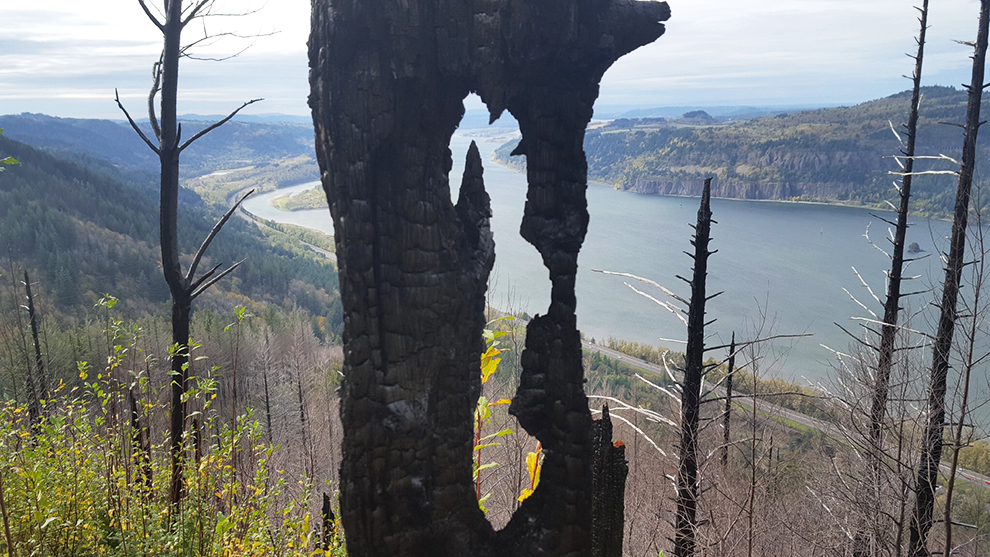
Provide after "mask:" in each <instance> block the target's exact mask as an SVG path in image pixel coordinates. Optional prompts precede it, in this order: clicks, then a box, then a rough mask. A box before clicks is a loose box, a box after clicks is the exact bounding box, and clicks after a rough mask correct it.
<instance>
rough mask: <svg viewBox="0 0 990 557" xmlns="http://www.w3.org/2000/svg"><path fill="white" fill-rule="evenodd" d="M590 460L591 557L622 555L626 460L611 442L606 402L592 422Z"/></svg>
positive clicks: (623, 451)
mask: <svg viewBox="0 0 990 557" xmlns="http://www.w3.org/2000/svg"><path fill="white" fill-rule="evenodd" d="M592 428H593V441H592V447H593V450H594V463H593V468H592V477H593V489H592V516H591V555H592V557H622V536H623V533H624V528H625V501H626V477H627V476H628V475H629V463H628V462H627V461H626V447H625V444H624V443H623V442H622V441H621V440H619V441H616V442H615V443H613V442H612V420H611V419H610V418H609V414H608V405H605V406H603V407H602V417H601V419H598V420H595V421H594V422H593V423H592Z"/></svg>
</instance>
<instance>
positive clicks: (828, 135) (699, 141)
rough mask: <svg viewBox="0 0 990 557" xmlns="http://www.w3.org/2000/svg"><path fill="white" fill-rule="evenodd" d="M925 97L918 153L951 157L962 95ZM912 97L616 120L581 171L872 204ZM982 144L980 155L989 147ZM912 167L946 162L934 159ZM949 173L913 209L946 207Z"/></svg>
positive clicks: (939, 92) (684, 186)
mask: <svg viewBox="0 0 990 557" xmlns="http://www.w3.org/2000/svg"><path fill="white" fill-rule="evenodd" d="M923 94H924V100H923V102H922V111H921V120H920V124H919V132H918V151H917V152H918V153H919V154H922V155H929V156H931V155H948V156H950V157H953V158H958V152H959V146H960V144H961V132H960V130H959V128H958V127H957V126H954V125H948V124H946V123H953V124H958V123H960V122H961V121H962V119H963V117H964V112H965V107H966V95H965V93H964V92H962V91H958V90H956V89H953V88H951V87H927V88H925V89H924V92H923ZM909 99H910V95H909V93H908V92H903V93H898V94H896V95H891V96H889V97H885V98H882V99H878V100H874V101H869V102H865V103H862V104H859V105H856V106H851V107H841V108H823V109H818V110H808V111H802V112H794V113H790V114H779V115H776V116H772V117H764V118H758V119H754V120H745V121H737V122H733V123H727V124H725V123H721V122H718V121H716V120H714V119H712V118H710V117H708V118H705V117H698V116H696V115H694V116H693V117H689V118H679V119H664V118H647V119H620V120H615V121H612V122H610V123H608V124H606V125H602V126H598V127H592V128H591V129H589V130H588V132H587V135H586V137H585V142H584V148H585V152H586V153H587V155H588V174H589V176H590V177H591V178H593V179H596V180H600V181H604V182H607V183H610V184H613V185H615V187H616V188H619V189H624V190H629V191H634V192H639V193H651V194H661V195H689V196H697V195H700V192H701V186H702V184H703V182H704V179H705V178H706V177H708V176H714V177H715V178H716V179H715V180H714V182H713V184H712V194H713V195H715V196H717V197H726V198H734V199H774V200H799V201H824V202H842V203H854V204H878V203H882V202H883V201H884V200H893V199H894V197H895V195H896V192H895V191H894V190H893V188H892V187H891V182H892V180H893V178H894V177H893V176H890V175H888V171H892V170H896V169H897V165H896V162H895V161H894V160H893V159H892V158H891V157H892V156H893V155H895V154H900V152H899V149H900V146H899V144H898V141H897V139H896V137H895V136H894V134H893V133H892V132H891V125H893V126H894V127H895V128H898V129H900V124H901V123H902V122H904V121H905V120H906V118H907V111H908V104H909ZM987 102H988V101H985V102H984V105H987ZM686 116H687V115H686ZM704 116H707V115H704ZM982 145H983V146H982V151H983V153H984V154H983V155H982V156H984V157H985V156H986V154H987V145H990V144H988V143H987V142H986V141H983V142H982ZM512 148H513V147H512V146H505V147H503V148H502V149H501V150H500V152H499V154H500V158H501V159H502V160H505V159H506V158H507V155H508V153H509V152H510V151H511V149H512ZM918 166H919V167H921V169H926V168H938V169H949V168H950V167H951V166H950V163H947V162H932V161H919V165H918ZM953 180H954V178H952V177H951V176H926V177H924V178H922V179H919V180H917V181H916V182H915V187H914V193H915V201H914V205H915V209H916V210H917V211H920V212H928V213H933V214H945V213H946V212H948V211H950V210H951V206H952V199H953V197H952V196H953V191H952V189H953V185H954V181H953Z"/></svg>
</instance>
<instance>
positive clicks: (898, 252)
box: [854, 0, 928, 555]
mask: <svg viewBox="0 0 990 557" xmlns="http://www.w3.org/2000/svg"><path fill="white" fill-rule="evenodd" d="M918 11H919V12H920V16H919V18H918V21H919V23H920V30H919V32H918V39H917V43H918V51H917V53H916V54H915V56H914V72H913V73H912V75H911V82H912V89H911V108H910V111H909V114H908V121H907V124H906V125H905V126H904V129H905V133H906V135H907V141H906V142H905V143H904V147H903V149H902V151H901V154H902V155H903V156H904V163H903V165H902V166H903V168H902V170H903V172H902V174H901V176H902V177H901V186H900V188H899V190H898V194H899V195H900V202H899V204H898V207H897V222H896V224H895V226H894V237H893V250H892V252H891V261H890V274H889V275H888V280H887V298H886V300H885V301H884V308H883V325H882V329H881V332H880V345H879V347H878V353H877V367H876V374H875V377H876V381H875V383H874V385H873V389H872V400H871V404H870V423H869V446H868V448H867V449H868V455H869V458H870V468H871V470H870V472H871V485H870V489H871V490H872V493H871V498H870V500H868V501H867V502H866V503H867V507H868V508H869V509H870V511H869V513H870V515H871V516H870V520H869V521H867V522H868V524H869V528H868V529H860V530H859V531H858V532H857V534H856V540H855V544H854V545H855V548H854V554H855V555H865V554H870V555H873V554H876V551H877V543H878V542H877V540H876V539H875V538H876V536H875V535H874V534H868V533H867V532H879V531H884V530H886V526H884V525H883V524H881V523H880V521H881V520H884V519H883V516H884V513H882V512H881V508H882V505H883V504H884V496H883V495H882V493H883V491H882V485H883V469H884V468H883V455H884V448H883V444H884V427H885V423H886V419H887V399H888V398H889V392H890V375H891V371H892V369H893V364H894V351H895V349H894V343H895V340H896V338H897V330H898V327H897V323H898V317H899V313H900V310H901V286H902V282H903V276H904V263H905V260H904V245H905V242H906V240H905V238H906V236H907V229H908V216H909V213H910V205H911V181H912V179H913V177H914V175H913V173H914V152H915V140H916V139H917V135H918V115H919V112H920V109H921V70H922V66H923V62H924V57H925V36H926V34H927V31H928V0H923V2H922V7H921V8H919V9H918ZM899 527H900V526H899ZM871 538H872V539H871ZM870 548H872V549H870ZM864 552H865V553H864Z"/></svg>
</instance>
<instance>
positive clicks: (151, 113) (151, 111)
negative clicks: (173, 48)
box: [148, 51, 165, 144]
mask: <svg viewBox="0 0 990 557" xmlns="http://www.w3.org/2000/svg"><path fill="white" fill-rule="evenodd" d="M164 55H165V53H164V51H163V52H162V56H164ZM151 74H152V80H153V81H152V84H151V91H149V92H148V121H149V122H150V123H151V130H152V131H153V132H155V138H156V139H157V140H158V143H159V144H161V142H162V129H161V126H160V125H159V123H158V116H157V115H155V97H156V96H157V95H158V92H159V91H160V90H161V85H162V59H161V58H159V59H158V62H156V63H155V64H153V65H152V67H151Z"/></svg>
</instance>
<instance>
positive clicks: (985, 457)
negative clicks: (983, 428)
mask: <svg viewBox="0 0 990 557" xmlns="http://www.w3.org/2000/svg"><path fill="white" fill-rule="evenodd" d="M951 456H952V452H951V451H948V450H947V451H945V452H944V454H943V460H946V461H948V460H949V458H950V457H951ZM959 466H961V467H963V468H965V469H967V470H972V471H974V472H977V473H979V474H984V475H990V443H987V442H986V441H974V442H972V443H970V444H968V445H966V446H965V447H963V448H962V449H960V450H959Z"/></svg>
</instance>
